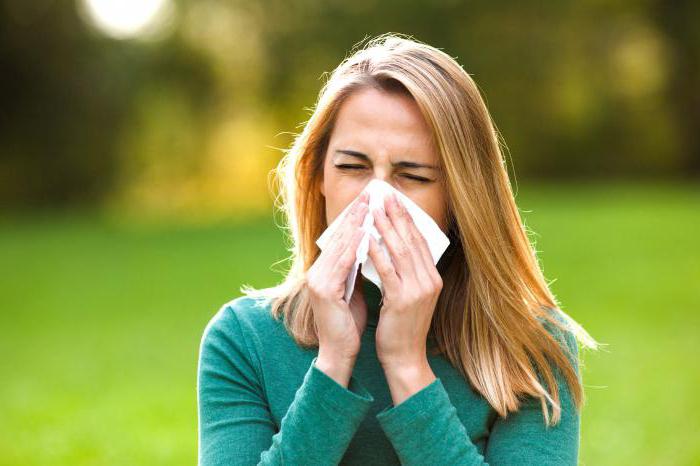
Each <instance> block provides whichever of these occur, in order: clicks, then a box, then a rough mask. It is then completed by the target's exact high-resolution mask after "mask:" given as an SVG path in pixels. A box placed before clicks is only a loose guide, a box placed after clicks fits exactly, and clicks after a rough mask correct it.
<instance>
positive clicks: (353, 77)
mask: <svg viewBox="0 0 700 466" xmlns="http://www.w3.org/2000/svg"><path fill="white" fill-rule="evenodd" d="M360 44H361V43H358V44H357V45H356V46H355V47H354V48H353V49H355V48H357V47H358V45H360ZM368 86H371V87H374V88H377V89H381V90H384V91H387V92H396V91H398V92H404V93H407V94H408V95H410V96H412V97H413V99H414V100H415V102H416V103H417V105H418V107H419V108H420V110H421V112H422V114H423V116H424V118H425V119H426V121H427V123H428V125H429V126H430V128H431V129H432V132H433V136H434V141H435V143H436V147H438V148H439V153H440V158H441V163H442V168H443V169H444V174H445V176H444V177H443V180H444V181H443V183H444V189H445V190H446V193H447V198H448V199H449V201H448V204H449V205H448V211H449V213H450V221H451V227H450V236H451V242H452V244H451V246H450V247H449V248H448V250H447V251H446V253H445V257H444V258H441V262H440V263H441V265H442V264H444V265H442V267H443V269H444V270H443V271H442V278H443V289H442V292H441V295H440V298H439V300H438V303H437V305H436V308H435V312H434V315H433V321H432V325H431V333H432V335H433V338H434V339H435V342H436V344H437V348H438V352H439V353H442V354H444V356H445V357H446V358H447V359H448V360H449V361H450V363H452V365H453V366H454V367H456V368H458V369H459V371H460V372H461V373H462V374H463V376H464V377H465V378H467V379H468V380H469V381H470V382H471V384H472V385H473V386H474V388H475V389H476V390H478V392H479V393H481V394H482V395H483V396H484V398H485V399H486V400H487V401H488V402H489V403H490V405H491V406H492V407H493V408H494V410H495V411H496V412H497V413H498V414H499V415H501V416H503V417H505V416H506V415H507V413H508V412H509V411H517V410H518V409H519V406H520V399H519V395H523V394H526V395H532V396H534V397H536V398H539V399H540V400H541V403H542V410H543V414H544V419H545V423H546V424H550V416H549V412H548V409H547V405H546V401H549V402H550V404H551V405H552V408H553V416H552V419H551V424H556V423H557V422H559V419H560V416H561V407H560V403H559V402H560V398H559V390H558V388H557V383H556V379H555V376H554V373H553V370H552V367H551V366H550V364H549V363H548V361H551V362H552V363H553V364H554V365H555V366H557V367H558V368H559V369H560V370H561V373H562V374H563V376H564V378H565V380H566V382H567V383H568V385H569V387H570V391H571V393H572V398H573V400H574V403H575V405H576V408H577V409H580V408H581V406H582V404H583V402H584V392H583V387H582V382H581V380H580V379H579V376H578V374H577V367H576V366H575V365H574V359H570V358H573V357H577V355H576V354H572V350H571V349H570V348H568V349H566V354H565V352H564V351H565V350H564V348H566V345H563V344H562V342H561V341H560V340H559V339H558V338H555V337H554V336H553V335H552V334H550V332H549V330H548V329H547V328H546V327H545V324H546V323H547V322H549V323H551V324H553V325H554V326H555V327H556V328H559V329H562V330H564V331H565V332H566V333H567V334H568V335H569V338H573V337H574V336H575V337H576V339H574V340H573V345H576V340H579V341H581V342H582V345H584V346H586V347H588V348H596V347H597V345H598V343H597V342H596V341H595V340H594V339H593V338H592V337H591V336H590V335H588V333H587V332H586V331H585V330H584V329H583V328H582V327H581V326H580V325H579V324H577V323H576V322H575V321H574V320H573V319H572V318H571V317H569V316H568V315H567V314H566V313H565V312H564V311H562V310H561V309H559V306H558V304H557V301H556V298H555V296H554V295H553V294H552V292H551V291H550V290H549V288H548V284H547V283H546V280H545V278H544V276H543V274H542V271H541V270H540V266H539V263H538V260H537V257H536V253H535V251H534V250H533V248H532V246H531V244H530V242H529V241H528V237H527V234H526V230H525V228H524V226H523V222H522V220H521V218H520V214H519V212H518V209H517V207H516V204H515V200H514V196H513V193H512V191H511V187H510V183H509V180H508V173H507V170H506V167H505V163H504V160H503V156H502V153H501V148H500V146H499V135H498V133H497V130H496V128H495V125H494V123H493V121H492V120H491V117H490V115H489V113H488V110H487V108H486V105H485V103H484V101H483V99H482V97H481V95H480V93H479V90H478V88H477V85H476V83H475V82H474V81H473V80H472V78H471V77H470V75H469V74H467V73H466V72H465V71H464V69H462V67H461V66H460V65H459V64H458V63H457V62H456V61H455V60H454V59H453V58H452V57H450V56H449V55H447V54H446V53H444V52H442V51H441V50H439V49H437V48H434V47H432V46H429V45H427V44H424V43H421V42H419V41H417V40H415V39H412V38H411V37H410V36H404V35H402V34H394V33H391V34H382V35H380V36H377V37H375V38H374V39H371V40H369V41H368V42H367V44H366V46H365V47H364V48H361V49H359V48H358V49H357V50H354V53H353V54H352V55H351V56H349V57H346V58H345V59H344V60H343V62H342V63H341V64H340V65H339V66H338V67H337V68H336V69H335V70H334V71H333V73H332V74H331V76H330V78H329V79H328V80H327V81H326V82H325V84H324V85H323V87H322V89H321V91H320V93H319V96H318V101H317V103H316V107H315V109H314V111H313V114H312V115H311V117H310V118H309V120H308V121H307V122H306V124H305V127H304V129H303V131H302V132H301V134H298V135H296V137H295V140H294V143H293V145H292V147H291V148H290V149H288V150H287V151H285V155H284V157H283V158H282V159H281V161H280V163H279V165H278V167H277V169H276V170H275V175H276V180H277V182H278V183H279V188H280V189H279V193H280V197H281V199H280V198H278V199H277V201H278V203H276V206H277V207H278V208H280V210H281V211H282V212H283V213H284V214H285V216H286V219H285V220H286V224H287V227H286V228H287V229H288V237H290V238H291V247H290V248H289V252H291V257H290V259H291V266H290V267H289V270H288V271H287V273H286V277H285V278H284V280H283V281H282V282H281V283H280V284H279V285H277V286H275V287H271V288H265V289H261V290H256V289H254V288H252V287H250V286H248V285H244V286H243V287H242V288H241V291H242V292H243V293H245V294H247V295H248V296H251V297H256V298H257V297H260V296H263V297H265V298H268V299H270V300H271V309H272V314H273V315H274V317H275V318H276V319H280V318H283V321H284V323H285V326H286V328H287V329H288V331H289V333H290V335H291V336H292V337H293V338H294V340H295V341H296V343H297V344H299V345H300V346H302V347H305V348H309V347H316V346H317V345H318V336H317V334H316V332H315V327H314V320H313V310H312V308H311V306H310V304H309V299H308V294H307V289H306V286H305V272H306V271H307V270H308V269H309V267H310V266H311V265H312V264H313V263H314V261H315V260H316V258H317V257H318V256H319V254H320V250H319V248H318V246H317V245H316V243H315V241H316V239H317V238H318V237H319V236H320V235H321V233H322V232H323V231H324V230H325V229H326V227H327V226H328V225H327V224H326V218H325V205H324V202H325V200H324V198H323V196H322V194H321V193H320V189H319V183H320V182H321V179H322V178H321V177H322V174H323V173H322V172H323V166H324V157H325V152H326V149H327V145H328V141H329V139H330V135H331V132H332V130H333V125H334V121H335V118H336V115H337V114H338V109H339V108H340V106H341V105H342V103H343V102H344V100H345V99H346V98H347V97H348V96H349V95H350V94H351V93H352V92H355V91H357V90H358V89H362V88H366V87H368ZM576 348H577V347H576ZM575 364H578V361H575ZM539 375H541V376H542V377H543V378H544V381H545V383H546V385H547V386H548V387H549V388H550V390H547V389H545V387H544V386H543V385H542V383H541V380H538V376H539Z"/></svg>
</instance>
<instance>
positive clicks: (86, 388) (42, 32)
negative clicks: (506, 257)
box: [0, 0, 700, 465]
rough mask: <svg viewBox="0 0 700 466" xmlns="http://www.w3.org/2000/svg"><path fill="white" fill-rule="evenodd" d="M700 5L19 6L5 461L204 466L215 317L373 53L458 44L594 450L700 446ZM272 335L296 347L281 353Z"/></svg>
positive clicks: (260, 278)
mask: <svg viewBox="0 0 700 466" xmlns="http://www.w3.org/2000/svg"><path fill="white" fill-rule="evenodd" d="M697 18H700V3H698V2H663V1H660V0H654V1H647V2H634V1H628V0H621V1H611V0H609V1H605V0H599V1H588V2H571V1H562V2H545V3H542V2H535V1H531V0H526V1H517V2H516V1H505V2H486V1H471V2H459V1H456V0H443V1H431V2H418V1H401V2H393V1H384V2H378V1H372V0H356V1H352V2H341V1H337V0H326V1H315V0H310V1H304V2H276V1H270V0H258V1H255V2H242V1H231V0H197V1H185V0H177V1H175V0H120V1H116V0H78V1H76V2H70V1H54V0H0V58H1V61H0V64H1V68H0V69H1V70H2V72H1V73H0V84H1V85H0V99H1V100H0V103H1V105H0V209H1V210H0V263H1V264H2V265H3V269H4V272H3V276H2V279H0V295H2V303H3V306H2V310H1V311H0V354H2V355H3V357H2V358H0V369H1V370H2V372H1V373H2V374H3V377H2V384H0V465H5V464H7V465H18V464H22V465H34V464H36V465H44V464H66V465H68V464H70V465H83V464H84V465H94V464H99V465H111V464H115V465H117V464H118V465H123V464H148V465H155V464H168V465H171V464H183V465H184V464H194V463H196V447H197V445H196V442H197V430H196V429H197V426H196V423H197V417H196V416H197V413H196V387H195V383H196V363H197V351H198V345H199V339H200V337H201V334H202V331H203V330H204V326H205V325H206V323H207V322H208V320H209V319H210V318H211V317H212V316H213V314H214V313H215V312H216V311H217V310H218V308H219V306H221V305H222V304H223V303H225V302H227V301H229V300H231V299H233V298H235V297H237V296H239V295H240V292H239V287H240V285H242V284H244V283H245V284H250V285H253V286H257V287H262V286H270V285H272V284H275V283H277V282H278V281H279V280H280V279H281V272H282V271H283V270H284V268H285V263H284V262H280V261H283V259H284V258H285V257H286V244H285V241H284V237H283V233H282V231H281V230H280V228H279V222H280V220H281V216H280V215H279V214H275V212H274V210H273V200H274V196H275V194H276V193H275V192H274V186H273V184H272V179H271V177H270V171H271V170H272V169H273V168H274V167H275V165H276V163H277V162H278V161H279V159H280V157H281V155H282V153H283V150H284V149H286V148H288V147H289V145H290V143H291V141H292V139H293V135H294V134H295V133H298V132H299V131H301V129H302V127H303V123H304V122H305V121H306V120H307V119H308V117H309V116H310V114H311V108H312V106H313V104H314V103H315V99H316V97H317V94H318V91H319V89H320V87H321V86H322V84H323V82H324V75H325V74H326V73H329V72H330V71H332V69H333V68H334V67H335V66H336V65H337V64H338V63H340V61H341V60H342V59H343V58H344V57H345V56H347V55H348V54H349V53H350V50H351V48H352V47H353V45H355V44H356V43H358V42H359V41H361V40H363V39H366V38H368V37H373V36H376V35H378V34H381V33H385V32H400V33H404V34H410V35H412V36H414V37H415V38H416V39H419V40H422V41H425V42H427V43H429V44H431V45H434V46H436V47H439V48H441V49H443V50H445V51H446V52H447V53H449V54H450V55H452V56H453V57H456V58H457V60H458V61H459V62H460V64H462V65H463V66H464V68H465V70H466V71H467V72H469V73H470V74H471V75H472V77H473V78H474V79H475V80H476V82H477V83H478V85H479V87H480V89H481V90H482V92H483V93H484V96H485V97H486V100H487V103H488V107H489V109H490V111H491V113H492V115H493V117H494V119H495V122H496V124H497V125H498V128H499V130H500V132H501V134H502V136H503V139H504V143H505V144H506V145H507V149H508V150H507V151H506V155H507V163H508V168H509V172H510V173H511V181H512V183H513V186H514V190H515V191H516V193H517V194H516V195H517V197H516V200H517V202H518V205H519V207H520V209H521V212H522V215H523V217H524V218H525V219H526V223H527V226H528V228H529V229H530V230H531V231H532V232H533V235H532V241H533V242H534V243H535V244H536V249H537V251H538V252H539V255H540V260H541V263H542V266H543V267H544V271H545V275H546V276H547V278H548V279H549V280H550V281H552V285H551V286H552V289H553V291H554V292H555V294H556V295H557V297H558V298H559V300H560V303H561V307H562V309H564V310H565V311H567V312H568V313H569V314H570V315H572V316H573V317H574V318H576V319H577V320H578V321H579V322H581V323H582V324H583V325H584V326H585V327H586V328H587V329H588V330H589V332H590V333H591V334H592V335H593V336H594V337H595V338H597V339H598V340H599V341H601V342H604V343H607V345H608V346H606V347H605V348H604V350H603V351H600V352H597V353H590V352H584V353H582V358H583V368H582V371H583V378H584V383H585V385H586V392H587V404H586V406H585V407H584V410H583V412H582V431H581V464H587V465H607V464H610V465H620V464H649V465H695V464H699V463H700V442H698V439H700V423H698V422H697V420H696V419H695V417H696V416H695V415H694V414H695V413H698V412H700V401H698V397H697V396H696V392H697V387H698V386H700V363H699V362H698V359H699V358H698V355H699V351H698V350H700V347H699V346H700V345H699V344H698V341H699V339H698V334H700V246H699V245H698V238H700V234H699V233H700V232H699V228H698V227H699V226H700V189H699V187H698V180H699V175H700V139H699V138H698V137H697V134H698V125H699V123H700V93H698V89H699V88H700V32H699V31H700V28H698V27H697ZM271 350H274V349H271Z"/></svg>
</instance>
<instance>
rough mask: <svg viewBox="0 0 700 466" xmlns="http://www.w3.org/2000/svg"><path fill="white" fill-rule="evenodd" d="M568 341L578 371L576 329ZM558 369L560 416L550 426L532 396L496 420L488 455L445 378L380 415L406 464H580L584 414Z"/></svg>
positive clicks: (395, 447)
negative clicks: (470, 432)
mask: <svg viewBox="0 0 700 466" xmlns="http://www.w3.org/2000/svg"><path fill="white" fill-rule="evenodd" d="M566 341H567V345H568V346H569V348H570V349H571V351H572V352H573V354H574V356H575V359H574V363H575V368H576V371H577V372H578V350H577V347H576V340H575V338H574V336H573V334H567V337H566ZM554 374H555V377H556V379H557V384H558V387H559V395H560V401H561V407H562V413H561V419H560V421H559V422H558V423H557V424H556V425H555V426H549V427H546V426H545V425H544V416H543V413H542V408H541V404H540V401H539V399H535V398H534V397H529V398H528V399H526V400H524V401H523V402H522V403H521V407H520V409H519V410H518V411H517V412H515V413H509V415H508V416H507V418H501V417H499V418H498V419H497V420H496V421H495V422H494V424H493V427H492V429H491V432H490V434H489V439H488V443H487V445H486V449H485V451H484V455H482V454H480V453H479V450H478V449H477V448H476V446H475V445H474V443H473V442H472V441H471V439H470V438H469V435H468V433H467V430H466V428H465V427H464V425H463V424H462V422H461V421H460V419H459V417H458V416H457V410H456V408H455V407H454V405H452V403H451V402H450V399H449V396H448V394H447V391H446V390H445V387H444V386H443V384H442V380H441V379H440V378H436V379H435V380H434V381H433V382H432V383H431V384H429V385H427V386H426V387H423V389H421V390H420V391H418V392H416V393H414V394H413V395H412V396H410V397H409V398H407V399H405V400H404V401H403V402H401V403H399V404H398V405H395V406H388V407H386V408H384V409H383V410H382V411H380V412H379V413H378V414H377V420H378V421H379V424H380V426H381V427H382V429H383V430H384V432H385V433H386V435H387V437H388V438H389V440H390V441H391V443H392V444H393V446H394V449H395V450H396V453H397V455H398V456H399V458H400V460H401V464H404V465H411V466H418V465H432V464H451V465H487V464H490V465H511V464H513V465H576V464H577V462H578V450H579V425H580V421H579V415H578V413H577V412H576V410H575V406H574V404H573V402H572V399H571V394H570V392H569V388H568V385H567V384H566V381H565V380H564V379H563V377H562V376H561V374H560V372H559V370H558V369H557V370H555V371H554Z"/></svg>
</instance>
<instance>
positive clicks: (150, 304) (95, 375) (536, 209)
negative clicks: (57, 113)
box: [0, 181, 700, 466]
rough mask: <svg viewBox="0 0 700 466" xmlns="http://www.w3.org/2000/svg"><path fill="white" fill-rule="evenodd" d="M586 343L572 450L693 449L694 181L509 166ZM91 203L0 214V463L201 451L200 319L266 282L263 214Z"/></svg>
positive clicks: (697, 262) (650, 460)
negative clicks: (184, 219)
mask: <svg viewBox="0 0 700 466" xmlns="http://www.w3.org/2000/svg"><path fill="white" fill-rule="evenodd" d="M517 202H518V205H519V207H520V209H521V211H523V215H524V217H525V219H526V223H527V226H528V228H529V229H530V230H532V231H534V232H536V234H534V235H533V236H532V239H533V240H534V241H535V244H536V249H537V250H538V251H539V254H540V258H541V263H542V265H543V267H544V272H545V275H546V277H547V278H548V279H549V280H550V281H553V283H552V285H551V286H552V289H553V291H554V293H555V294H556V295H557V297H558V298H559V300H560V302H561V307H562V308H563V309H564V310H565V311H567V312H568V313H569V314H570V315H571V316H572V317H574V318H575V319H577V320H578V321H579V322H580V323H582V324H583V325H584V326H585V327H586V328H587V329H588V331H589V332H590V333H591V334H592V335H593V337H594V338H596V339H598V341H600V342H602V343H606V344H607V346H605V347H604V348H603V349H602V351H599V352H596V353H593V352H585V351H584V352H582V353H581V354H582V358H583V377H584V383H585V385H586V390H587V401H586V405H585V407H584V410H583V415H582V433H581V464H583V465H591V466H592V465H622V464H644V465H662V464H663V465H691V464H698V463H700V442H699V441H698V440H699V439H700V422H698V420H697V414H698V413H700V401H699V399H698V398H699V397H698V396H697V392H698V387H700V361H699V358H698V356H700V352H699V350H700V343H699V342H700V338H699V337H698V335H699V334H700V244H699V240H700V187H697V186H694V187H691V186H685V187H679V186H671V185H653V186H651V185H648V186H642V185H630V184H616V185H576V184H568V183H567V184H565V183H562V184H558V185H552V184H547V185H545V186H540V184H539V183H536V182H532V181H531V182H528V183H524V182H520V187H519V193H518V195H517ZM99 218H100V217H99V216H94V215H88V214H70V215H69V214H50V215H47V214H44V215H34V216H23V217H22V218H13V219H7V218H6V219H5V220H3V222H2V223H1V224H0V257H1V258H2V265H3V274H2V275H3V277H2V280H0V294H1V295H2V311H1V312H0V354H2V358H0V369H1V370H2V375H3V377H2V383H1V384H0V465H13V466H14V465H19V464H22V465H45V464H52V465H63V464H65V465H94V464H99V465H141V464H143V465H159V464H168V465H172V464H183V465H191V464H195V463H196V448H197V425H196V423H197V407H196V389H195V382H196V364H197V351H198V345H199V341H200V337H201V334H202V331H203V330H204V326H205V325H206V323H207V321H208V320H209V319H210V318H211V316H212V315H213V314H214V313H215V312H216V311H217V310H218V308H219V307H220V306H221V305H222V304H223V303H225V302H227V301H229V300H231V299H233V298H234V297H237V296H239V295H240V293H239V291H238V290H239V287H240V285H241V284H242V283H248V284H251V285H254V286H258V287H262V286H268V285H272V284H274V283H275V282H276V281H277V280H278V279H279V275H278V274H277V272H274V271H273V270H277V269H279V268H280V267H282V265H277V266H274V265H273V264H274V263H275V262H276V261H279V260H281V259H283V258H284V257H285V255H286V251H285V246H284V244H283V241H282V235H281V233H280V231H279V230H278V229H277V228H276V227H275V225H274V223H273V220H272V217H271V214H270V215H267V216H265V217H264V218H263V220H259V221H251V222H239V223H231V224H224V225H222V224H219V225H216V226H207V227H194V226H189V227H188V226H179V227H178V226H173V225H172V224H168V225H166V224H161V225H158V226H146V225H141V226H136V225H133V226H126V225H123V224H116V223H111V222H106V221H100V220H99Z"/></svg>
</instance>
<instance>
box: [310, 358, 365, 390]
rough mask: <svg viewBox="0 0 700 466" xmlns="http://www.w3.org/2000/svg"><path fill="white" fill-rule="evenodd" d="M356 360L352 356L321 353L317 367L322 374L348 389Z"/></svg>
mask: <svg viewBox="0 0 700 466" xmlns="http://www.w3.org/2000/svg"><path fill="white" fill-rule="evenodd" d="M355 359H356V358H355V357H352V356H339V355H337V354H335V353H329V352H324V351H319V353H318V356H317V358H316V363H315V365H316V367H317V368H318V369H319V370H321V372H323V373H324V374H326V375H327V376H329V377H330V378H332V379H333V380H335V381H336V382H338V383H339V384H340V385H342V386H343V387H346V388H347V387H348V384H349V382H350V376H351V375H352V370H353V368H354V367H355Z"/></svg>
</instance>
